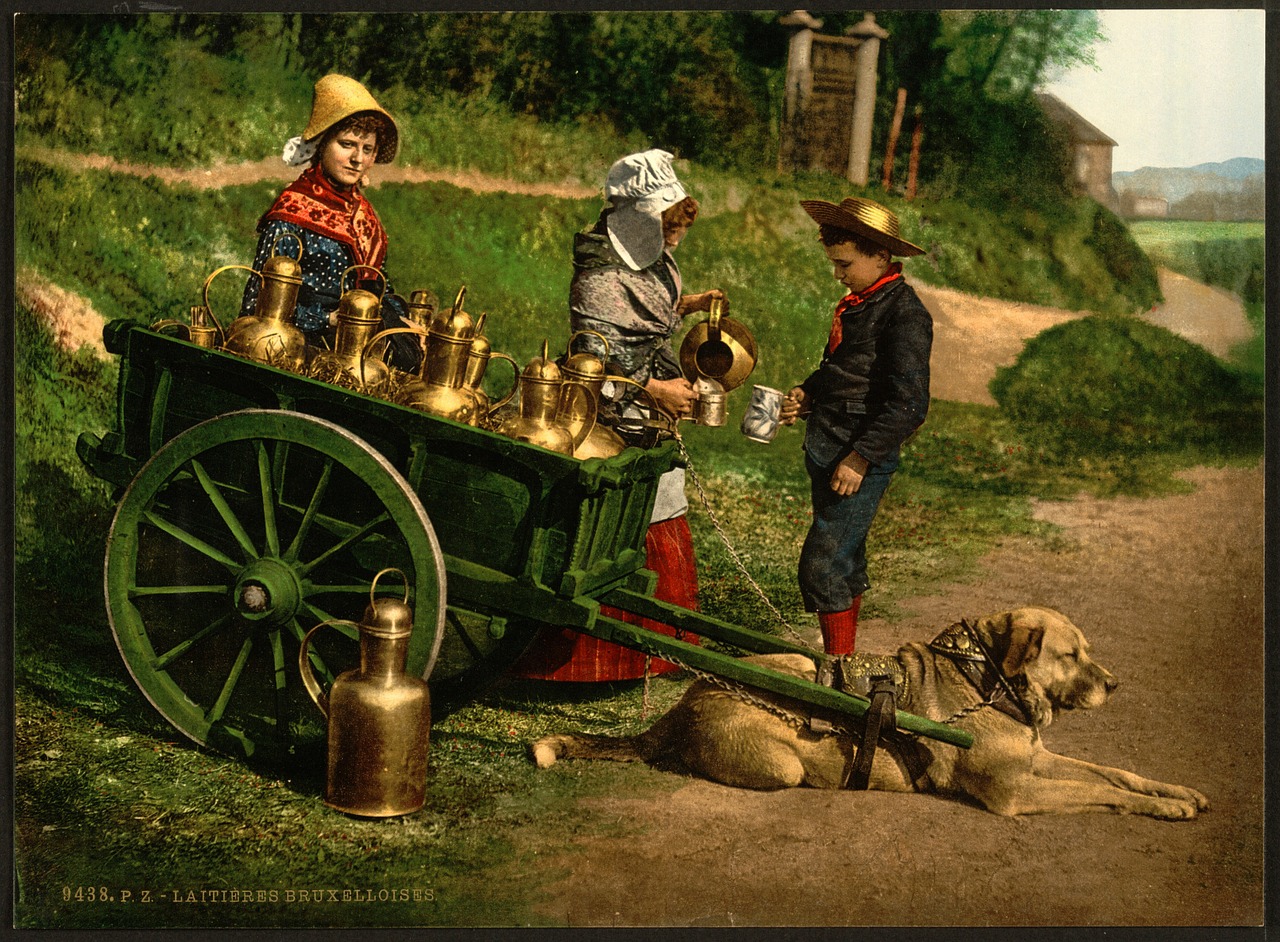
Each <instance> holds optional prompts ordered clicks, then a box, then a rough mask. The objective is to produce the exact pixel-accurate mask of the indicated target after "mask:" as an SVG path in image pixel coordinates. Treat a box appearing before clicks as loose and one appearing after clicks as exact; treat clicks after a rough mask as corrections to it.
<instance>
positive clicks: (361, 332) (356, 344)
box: [307, 288, 391, 392]
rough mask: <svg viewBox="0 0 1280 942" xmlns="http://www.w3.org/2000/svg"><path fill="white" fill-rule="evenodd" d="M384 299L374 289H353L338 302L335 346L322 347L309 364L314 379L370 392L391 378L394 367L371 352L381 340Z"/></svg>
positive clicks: (309, 374)
mask: <svg viewBox="0 0 1280 942" xmlns="http://www.w3.org/2000/svg"><path fill="white" fill-rule="evenodd" d="M381 326H382V300H381V299H380V298H379V297H378V296H377V295H376V294H374V293H373V292H372V291H366V290H365V289H363V288H352V289H351V290H350V291H347V292H345V293H344V294H343V295H342V300H340V301H339V302H338V329H337V333H336V334H335V336H334V341H333V349H332V350H322V351H320V352H319V353H317V354H316V355H315V357H314V358H313V359H312V361H311V363H310V365H308V367H307V375H308V376H310V377H312V378H313V379H319V380H323V381H324V382H326V383H333V384H334V385H335V386H342V387H344V388H346V389H354V390H356V391H357V392H369V391H371V390H374V389H376V388H378V387H379V386H381V385H383V384H385V383H386V382H387V381H388V380H389V379H390V378H391V368H390V367H389V366H387V364H385V363H383V362H382V361H381V360H380V359H378V358H377V357H375V356H371V355H370V354H369V348H370V347H371V346H372V345H373V343H375V342H376V341H377V340H378V339H379V330H378V329H379V328H380V327H381Z"/></svg>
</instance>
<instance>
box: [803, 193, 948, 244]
mask: <svg viewBox="0 0 1280 942" xmlns="http://www.w3.org/2000/svg"><path fill="white" fill-rule="evenodd" d="M800 205H801V206H803V207H804V211H805V212H806V213H808V214H809V215H810V216H812V217H813V220H814V221H815V222H816V223H818V224H819V225H822V226H835V227H836V228H838V229H847V230H849V231H850V232H853V233H856V234H857V235H860V236H863V237H865V238H867V239H870V240H871V241H872V242H874V243H876V245H883V246H884V247H885V248H886V249H888V250H889V251H890V252H892V253H893V254H894V255H923V254H924V249H922V248H920V246H918V245H912V244H911V243H910V242H908V241H906V240H905V239H903V238H901V237H900V236H899V235H898V217H897V216H896V215H894V214H893V213H892V212H890V211H889V210H888V209H886V208H885V207H883V206H881V205H880V204H879V203H877V202H875V201H874V200H868V199H863V198H862V197H860V196H847V197H845V198H844V199H842V200H841V201H840V204H839V205H838V206H837V205H836V204H835V203H828V202H827V201H826V200H801V201H800Z"/></svg>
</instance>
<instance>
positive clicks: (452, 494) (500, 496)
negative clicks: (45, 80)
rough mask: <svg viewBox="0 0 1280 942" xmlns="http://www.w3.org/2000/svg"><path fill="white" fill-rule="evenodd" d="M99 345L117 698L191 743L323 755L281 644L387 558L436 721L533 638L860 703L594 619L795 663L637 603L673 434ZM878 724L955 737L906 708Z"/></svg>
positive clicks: (213, 357)
mask: <svg viewBox="0 0 1280 942" xmlns="http://www.w3.org/2000/svg"><path fill="white" fill-rule="evenodd" d="M104 339H105V341H106V346H107V349H108V350H109V351H111V352H112V353H116V354H119V355H120V357H121V360H120V381H119V390H118V397H117V414H116V420H115V428H114V429H113V430H112V431H109V432H108V433H107V434H106V435H105V436H101V437H100V436H98V435H95V434H93V433H89V432H85V433H82V434H81V435H80V437H79V439H78V441H77V452H78V454H79V456H80V458H81V460H82V461H84V463H85V464H86V465H87V466H88V468H89V469H90V470H91V471H92V472H93V473H94V474H95V475H97V476H98V477H100V478H102V479H104V480H105V481H108V482H110V483H112V484H114V485H116V486H117V487H118V488H119V492H118V493H119V507H118V509H117V512H116V515H115V519H114V521H113V523H112V526H111V531H110V535H109V537H108V541H107V550H106V563H105V572H104V588H105V594H106V603H107V614H108V617H109V620H110V625H111V630H112V632H113V633H114V635H115V639H116V643H117V645H118V646H119V649H120V653H121V655H122V656H123V658H124V661H125V663H126V665H127V666H128V669H129V671H130V673H131V674H132V675H133V678H134V680H135V681H136V682H137V684H138V686H139V687H140V688H141V690H142V691H143V692H144V693H145V695H146V696H147V698H148V699H149V700H150V701H151V703H152V704H153V705H154V706H155V707H156V709H157V710H159V711H160V713H161V714H163V715H164V716H165V717H166V718H167V719H168V720H169V722H170V723H172V724H173V726H175V727H176V728H177V729H178V730H180V731H181V732H182V733H184V734H185V735H186V736H188V737H190V738H191V739H192V740H194V741H196V742H197V743H201V744H203V745H207V746H210V747H212V748H215V749H218V750H221V751H224V752H227V753H230V754H233V755H237V756H241V757H245V758H252V759H255V760H258V759H261V760H266V761H270V762H280V761H287V760H288V758H289V757H290V756H292V755H295V754H296V753H298V752H299V750H302V749H304V748H312V747H314V745H315V744H316V743H318V742H322V741H323V726H322V723H323V718H322V717H321V716H320V714H319V713H318V712H317V711H316V710H315V709H314V707H312V706H311V704H310V702H309V700H308V698H307V696H306V693H305V690H304V689H303V686H302V683H301V679H300V677H299V676H298V671H297V667H296V665H297V651H298V647H299V643H300V641H301V638H302V637H303V636H304V634H305V633H306V632H307V630H308V629H309V628H311V627H312V626H313V625H315V624H318V623H319V622H322V621H326V620H330V619H358V618H359V617H360V614H361V613H362V612H363V610H364V606H365V605H366V604H367V602H368V599H369V592H370V584H371V582H372V581H373V577H374V575H375V574H376V573H378V572H379V571H381V570H383V569H385V568H388V567H394V568H397V569H399V570H400V571H401V572H403V573H404V574H405V581H406V582H407V583H408V586H407V588H408V592H409V596H410V604H411V605H412V606H413V608H414V614H415V621H414V632H413V638H412V645H411V648H410V652H409V669H410V670H411V671H413V672H414V673H416V674H420V675H421V676H423V677H425V678H427V679H428V681H429V683H430V686H431V695H432V707H433V712H434V713H435V715H436V716H437V717H439V716H442V715H445V714H447V713H449V712H450V711H452V710H455V709H456V708H457V707H458V706H460V705H462V704H464V703H466V702H468V701H469V700H471V699H474V698H475V697H476V696H478V695H479V694H480V693H481V692H483V691H484V690H485V689H486V688H487V687H488V686H489V684H490V683H491V682H492V681H494V680H496V679H497V678H499V677H500V676H502V675H503V673H504V672H506V671H507V670H508V669H509V668H510V666H511V665H512V664H513V663H514V662H515V661H516V659H517V658H519V656H520V655H521V654H522V653H523V652H524V651H525V650H526V649H527V648H528V646H529V644H530V643H531V642H532V641H533V639H534V637H535V636H536V634H537V632H538V630H539V629H540V628H541V627H543V626H561V627H568V628H572V629H575V630H577V631H581V632H585V633H587V634H590V635H594V636H596V637H600V638H605V639H607V640H610V641H615V642H617V643H619V644H622V645H625V646H627V647H630V648H633V649H636V650H640V651H643V652H645V653H648V654H652V655H655V656H659V657H663V658H667V659H670V660H674V661H676V662H678V663H680V664H683V665H687V666H688V667H690V668H692V669H694V670H696V671H701V672H704V673H707V674H710V675H713V676H715V677H716V678H720V679H723V680H724V681H726V682H731V683H734V684H740V685H744V686H745V687H747V688H757V689H763V690H768V691H772V692H774V693H778V694H783V695H786V696H789V697H793V698H795V699H796V700H797V701H799V702H801V703H804V704H807V705H809V706H810V707H811V708H815V709H817V710H819V711H824V712H826V713H828V714H831V715H834V716H836V717H837V718H838V717H840V716H842V715H843V716H844V717H847V718H850V719H851V720H852V721H853V722H856V721H857V719H858V718H860V717H862V716H863V715H864V714H865V713H866V710H867V706H868V702H867V700H865V699H863V698H861V697H857V696H850V695H847V694H845V693H842V692H840V691H838V690H835V689H833V688H830V687H826V686H822V685H819V684H814V683H807V682H805V681H802V680H799V679H797V678H795V677H791V676H788V675H784V674H781V673H779V672H776V671H770V670H766V669H763V668H761V667H758V666H755V665H751V664H746V663H743V662H742V661H741V660H740V659H738V658H735V657H733V656H731V655H728V654H725V653H720V652H718V651H716V650H712V649H711V647H710V646H707V645H693V644H689V643H686V642H684V641H680V640H677V639H675V638H672V637H668V636H666V635H662V634H659V633H657V632H653V631H649V630H647V629H644V628H641V627H637V626H635V625H631V624H628V623H625V622H623V621H620V620H618V619H616V618H610V617H606V616H604V615H602V614H601V613H600V605H601V603H605V604H608V605H611V606H614V607H616V608H618V609H621V610H623V611H627V612H632V613H634V614H638V615H642V616H646V617H651V618H656V619H659V620H661V621H663V622H665V623H667V624H671V625H675V626H678V627H681V628H684V629H686V630H688V631H689V632H692V633H694V634H697V635H701V636H703V637H705V638H710V639H716V640H717V641H719V642H724V643H725V645H730V646H732V647H734V648H737V649H740V650H742V651H746V652H753V653H766V652H782V651H795V652H801V653H804V654H807V655H812V654H813V652H812V651H810V650H809V649H807V648H804V647H801V646H798V645H794V644H791V643H788V642H786V641H784V640H782V639H780V638H778V637H775V636H774V635H771V634H768V633H764V632H758V631H753V630H750V629H747V628H743V627H740V626H737V625H732V624H729V623H726V622H724V621H721V620H718V619H715V618H711V617H708V616H706V615H702V614H699V613H695V612H690V611H688V610H686V609H682V608H679V607H676V606H672V605H669V604H667V603H664V602H661V601H659V600H657V599H655V598H653V596H652V587H653V581H654V576H653V574H652V573H651V572H649V571H648V570H646V569H645V568H644V537H645V531H646V529H647V526H648V521H649V515H650V512H651V509H652V506H653V500H654V495H655V492H656V488H657V482H658V478H659V476H660V475H662V474H663V473H664V472H666V471H668V470H669V469H671V468H672V467H673V466H675V464H676V463H677V462H678V461H679V454H678V451H677V448H676V444H675V443H674V442H667V443H664V444H662V445H660V446H658V447H656V448H652V449H637V448H629V449H627V450H626V451H624V452H623V453H622V454H620V455H617V456H615V457H612V458H607V459H589V460H586V461H578V460H575V459H572V458H569V457H566V456H564V455H560V454H556V453H554V452H550V451H547V450H545V449H542V448H537V447H535V446H532V445H527V444H523V443H520V442H517V441H514V440H512V439H509V438H505V437H503V436H500V435H496V434H492V433H490V432H487V431H484V430H482V429H476V428H473V427H470V426H466V425H462V424H459V423H456V422H452V421H449V420H447V419H442V418H437V417H435V416H432V415H429V414H427V413H423V412H420V411H417V410H414V409H409V408H405V407H402V406H399V405H396V404H393V403H391V402H387V401H384V400H382V399H377V398H374V397H370V396H365V395H362V394H360V393H355V392H352V391H350V390H347V389H342V388H339V387H337V386H332V385H329V384H327V383H323V382H318V381H315V380H312V379H308V378H306V377H303V376H300V375H297V374H294V373H290V372H286V371H282V370H278V369H276V368H274V367H271V366H268V365H263V364H261V363H256V362H253V361H249V360H246V359H242V358H240V357H237V356H234V355H232V354H228V353H224V352H221V351H219V350H211V349H206V348H204V347H201V346H198V345H196V344H192V343H189V342H188V341H186V340H182V339H179V338H177V337H174V336H170V335H167V334H164V333H160V332H157V331H154V330H151V329H149V328H147V327H144V326H141V325H140V324H138V323H136V322H134V321H128V320H121V321H115V322H113V323H111V324H108V325H107V327H106V329H105V331H104ZM384 583H385V587H386V589H387V591H390V592H402V591H404V588H403V587H401V586H400V585H399V584H398V582H397V581H395V580H384ZM446 587H447V588H446ZM338 628H339V630H337V631H329V632H322V633H320V635H318V636H317V639H316V643H315V645H314V646H313V647H312V648H311V652H312V653H311V659H312V663H313V664H314V666H315V669H316V671H317V674H318V676H320V677H322V678H327V679H328V680H332V678H333V677H334V676H335V675H336V674H338V673H340V672H341V671H342V670H345V669H346V668H347V667H349V666H352V664H353V663H354V661H355V658H356V651H357V644H356V640H355V634H354V631H352V630H351V629H344V628H343V627H342V626H341V625H339V626H338ZM344 632H345V634H344ZM325 635H327V636H328V637H324V636H325ZM718 647H723V645H718ZM819 657H820V655H819ZM897 725H898V727H899V728H900V729H902V730H904V731H906V732H910V733H916V734H920V735H925V736H929V737H932V738H935V739H939V740H942V741H945V742H949V743H952V744H954V745H957V746H960V747H966V746H968V745H969V744H970V740H969V737H968V734H966V733H964V732H963V731H960V730H957V729H954V728H952V727H950V726H944V725H941V724H938V723H933V722H931V721H929V720H926V719H924V718H921V717H918V716H914V715H912V714H908V713H902V712H899V713H898V716H897Z"/></svg>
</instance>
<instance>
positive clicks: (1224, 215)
mask: <svg viewBox="0 0 1280 942" xmlns="http://www.w3.org/2000/svg"><path fill="white" fill-rule="evenodd" d="M1265 172H1266V162H1265V161H1263V160H1260V159H1258V158H1256V157H1235V158H1232V159H1231V160H1224V161H1222V162H1220V163H1204V164H1197V165H1196V166H1194V167H1143V168H1141V169H1139V170H1122V171H1118V172H1116V173H1113V174H1112V175H1111V184H1112V186H1114V187H1115V190H1116V192H1117V193H1119V194H1120V198H1121V202H1122V205H1132V201H1133V199H1134V198H1136V197H1151V198H1157V199H1163V200H1166V201H1167V202H1168V206H1169V213H1168V214H1169V215H1170V216H1172V217H1177V218H1184V219H1262V218H1264V213H1263V202H1262V194H1263V190H1264V189H1265V186H1264V184H1265ZM1126 197H1127V198H1128V199H1126Z"/></svg>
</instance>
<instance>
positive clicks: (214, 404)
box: [80, 322, 676, 610]
mask: <svg viewBox="0 0 1280 942" xmlns="http://www.w3.org/2000/svg"><path fill="white" fill-rule="evenodd" d="M107 336H108V340H109V341H110V344H109V349H112V350H113V352H118V353H121V354H122V360H121V372H120V389H119V397H118V408H119V416H118V421H119V426H120V427H119V429H118V430H117V431H116V432H113V433H109V434H108V435H107V436H106V437H105V438H104V439H103V440H101V441H99V440H97V438H96V437H94V436H88V435H86V436H82V439H83V440H82V442H81V447H80V453H81V455H82V457H83V458H84V460H85V463H86V464H87V465H89V467H90V468H91V469H92V470H93V471H94V472H95V473H97V474H99V476H101V477H103V478H105V479H107V480H111V481H113V482H114V483H117V484H119V485H121V486H123V485H124V484H127V483H128V481H129V480H131V478H132V476H133V475H134V474H135V473H136V472H137V470H138V469H139V468H140V467H141V466H142V464H143V463H145V462H146V460H147V459H148V458H150V456H151V455H152V454H153V453H154V452H155V451H156V450H157V449H159V448H160V447H161V446H162V445H163V444H164V443H165V442H167V441H168V440H170V439H172V438H173V437H174V436H176V435H178V434H180V433H181V432H183V431H185V430H186V429H188V428H190V427H192V426H194V425H196V424H198V423H200V422H202V421H204V420H206V419H209V418H213V417H214V416H218V415H223V414H226V413H228V412H234V411H238V410H240V409H246V408H269V409H270V408H283V409H290V410H293V411H298V412H304V413H307V414H311V415H315V416H317V417H320V418H324V419H328V420H330V421H332V422H334V423H336V424H338V425H340V426H342V427H343V428H346V429H348V430H349V431H351V432H353V433H355V434H356V435H359V436H360V437H361V438H363V439H364V440H365V441H367V442H368V443H369V444H370V445H372V446H373V447H374V448H375V449H377V450H378V451H379V452H380V453H381V454H383V455H384V456H385V457H386V458H387V459H388V461H389V462H390V463H391V464H392V465H393V466H394V467H395V468H397V469H398V470H399V471H400V472H401V473H402V474H403V475H404V476H405V477H406V479H407V480H408V481H409V483H410V485H411V486H412V487H413V488H414V490H415V492H416V493H417V494H418V496H419V499H420V500H421V501H422V503H423V505H424V507H425V508H426V510H427V513H428V515H429V517H430V518H431V520H432V522H433V526H434V528H435V530H436V534H437V537H438V538H439V541H440V544H441V549H442V550H443V551H444V553H445V554H446V556H448V557H452V558H454V559H457V560H463V561H466V562H467V563H473V564H476V565H477V566H479V567H480V568H481V571H483V570H488V571H490V572H491V573H492V577H493V581H495V582H498V581H503V580H511V579H515V580H518V581H520V582H521V583H524V584H527V585H531V586H537V587H542V588H546V589H549V590H551V591H552V592H553V593H556V594H558V595H560V596H562V597H572V596H577V595H587V594H595V593H597V592H598V591H601V590H604V589H606V588H608V587H611V586H614V585H616V584H618V583H619V582H620V581H621V580H624V579H625V578H626V577H627V576H628V575H630V574H631V573H632V572H634V571H635V570H637V569H639V568H641V567H642V566H643V565H644V535H645V530H646V529H647V525H648V518H649V514H650V513H651V511H652V507H653V499H654V495H655V493H656V489H657V480H658V478H659V477H660V476H661V474H662V473H664V472H665V471H667V470H669V469H670V468H671V467H672V465H673V464H674V462H675V460H676V458H675V449H674V446H671V445H667V446H663V447H660V448H656V449H649V450H640V449H627V450H626V451H625V452H623V453H622V454H621V455H618V456H615V457H613V458H608V459H591V460H589V461H583V462H580V461H576V460H574V459H572V458H569V457H567V456H565V455H560V454H556V453H554V452H551V451H547V450H545V449H542V448H538V447H536V446H533V445H528V444H524V443H521V442H517V441H514V440H512V439H509V438H506V437H504V436H500V435H495V434H492V433H490V432H487V431H484V430H480V429H475V428H472V427H470V426H466V425H461V424H459V423H457V422H452V421H449V420H446V419H441V418H438V417H435V416H432V415H428V414H426V413H423V412H419V411H416V410H413V409H408V408H405V407H402V406H399V405H395V404H393V403H390V402H386V401H385V400H381V399H376V398H373V397H369V396H364V395H361V394H359V393H355V392H351V391H350V390H346V389H341V388H339V387H336V386H331V385H329V384H326V383H322V382H318V381H315V380H311V379H308V378H306V377H302V376H299V375H296V374H293V373H289V372H285V371H282V370H278V369H275V368H274V367H270V366H267V365H264V364H260V363H255V362H252V361H249V360H245V359H243V358H240V357H236V356H233V355H230V354H227V353H223V352H221V351H215V350H207V349H204V348H201V347H198V346H196V345H194V344H191V343H188V342H186V341H182V340H179V339H177V338H174V337H170V336H165V335H162V334H158V333H155V332H152V331H150V330H147V329H146V328H144V327H142V326H141V325H138V324H134V323H129V322H116V323H113V324H112V325H110V326H109V327H108V330H107ZM481 594H483V593H481ZM450 601H451V603H457V604H461V605H466V606H469V607H470V606H474V607H475V608H476V609H477V610H483V608H484V607H485V606H484V605H483V602H484V599H483V598H477V599H467V598H458V597H455V596H454V595H453V594H452V593H451V597H450Z"/></svg>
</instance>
